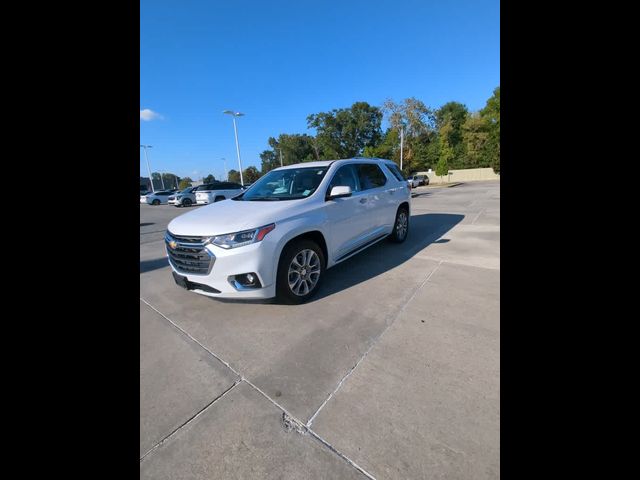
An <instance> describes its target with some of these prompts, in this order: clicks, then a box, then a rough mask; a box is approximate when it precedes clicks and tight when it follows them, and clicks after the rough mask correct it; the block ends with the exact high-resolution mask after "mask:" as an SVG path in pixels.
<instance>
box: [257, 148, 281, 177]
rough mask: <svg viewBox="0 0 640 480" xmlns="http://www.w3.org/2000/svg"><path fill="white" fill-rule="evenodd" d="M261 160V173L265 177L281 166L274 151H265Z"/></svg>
mask: <svg viewBox="0 0 640 480" xmlns="http://www.w3.org/2000/svg"><path fill="white" fill-rule="evenodd" d="M260 160H261V161H262V165H261V168H260V171H261V172H262V174H263V175H264V174H265V173H267V172H268V171H270V170H273V169H274V168H278V167H279V166H280V161H279V160H278V159H277V157H276V152H274V151H273V150H265V151H263V152H262V153H261V154H260Z"/></svg>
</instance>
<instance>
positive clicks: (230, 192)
mask: <svg viewBox="0 0 640 480" xmlns="http://www.w3.org/2000/svg"><path fill="white" fill-rule="evenodd" d="M240 193H242V185H240V184H239V183H233V182H215V183H210V184H208V185H201V186H200V187H198V190H197V191H196V203H197V204H198V205H206V204H208V203H214V202H219V201H220V200H226V199H227V198H232V197H235V196H236V195H238V194H240Z"/></svg>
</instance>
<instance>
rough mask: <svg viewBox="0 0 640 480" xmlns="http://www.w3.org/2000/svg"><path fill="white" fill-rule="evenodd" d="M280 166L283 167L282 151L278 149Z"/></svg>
mask: <svg viewBox="0 0 640 480" xmlns="http://www.w3.org/2000/svg"><path fill="white" fill-rule="evenodd" d="M280 166H281V167H284V163H282V149H280Z"/></svg>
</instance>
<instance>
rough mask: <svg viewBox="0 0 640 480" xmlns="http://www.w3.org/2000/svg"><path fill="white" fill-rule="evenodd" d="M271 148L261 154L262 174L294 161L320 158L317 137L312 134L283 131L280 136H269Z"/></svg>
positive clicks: (299, 161)
mask: <svg viewBox="0 0 640 480" xmlns="http://www.w3.org/2000/svg"><path fill="white" fill-rule="evenodd" d="M268 143H269V146H270V147H271V150H265V151H263V152H262V153H261V154H260V160H261V161H262V165H261V171H262V174H265V173H267V172H268V171H269V170H273V169H274V168H278V167H279V166H280V159H281V158H282V164H283V165H292V164H294V163H302V162H312V161H314V160H318V159H319V154H318V153H319V152H318V149H317V145H316V139H315V138H314V137H312V136H311V135H307V134H306V133H305V134H298V133H295V134H287V133H282V134H280V135H279V136H278V138H274V137H269V140H268Z"/></svg>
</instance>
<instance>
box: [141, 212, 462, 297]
mask: <svg viewBox="0 0 640 480" xmlns="http://www.w3.org/2000/svg"><path fill="white" fill-rule="evenodd" d="M463 219H464V215H462V214H448V213H426V214H421V215H411V219H410V223H409V234H408V235H407V239H406V240H405V241H404V242H403V243H400V244H397V243H391V242H389V241H388V240H386V239H385V240H382V241H380V242H378V243H376V244H375V245H373V246H371V247H369V248H367V249H366V250H364V251H363V252H361V253H358V254H356V255H354V256H353V257H351V258H349V259H348V260H345V261H344V262H341V263H339V264H338V265H336V266H334V267H332V268H330V269H329V270H327V272H326V273H325V278H324V279H323V282H322V285H321V286H320V290H319V291H318V293H317V294H316V295H315V296H314V297H312V298H310V299H309V301H308V302H307V303H312V302H317V301H319V300H322V299H323V298H325V297H328V296H330V295H333V294H334V293H337V292H340V291H342V290H345V289H348V288H351V287H353V286H355V285H358V284H359V283H362V282H366V281H367V280H369V279H371V278H373V277H376V276H378V275H381V274H383V273H385V272H386V271H388V270H391V269H393V268H395V267H397V266H399V265H402V264H403V263H405V262H406V261H408V260H411V258H413V257H414V256H415V255H416V254H417V253H418V252H420V251H422V250H423V249H424V248H426V247H428V246H429V245H430V244H432V243H447V242H449V241H450V240H449V239H442V238H441V237H442V236H443V235H445V234H446V233H447V232H448V231H449V230H451V229H452V228H453V227H455V226H456V225H457V224H458V223H460V222H461V221H462V220H463ZM168 266H169V262H168V259H167V258H166V257H163V258H158V259H154V260H145V261H141V262H140V273H145V272H149V271H152V270H157V269H159V268H164V267H168ZM208 298H210V299H211V300H213V301H216V302H222V303H259V304H270V303H279V302H278V301H277V300H276V299H266V300H248V299H228V298H215V297H208Z"/></svg>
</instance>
